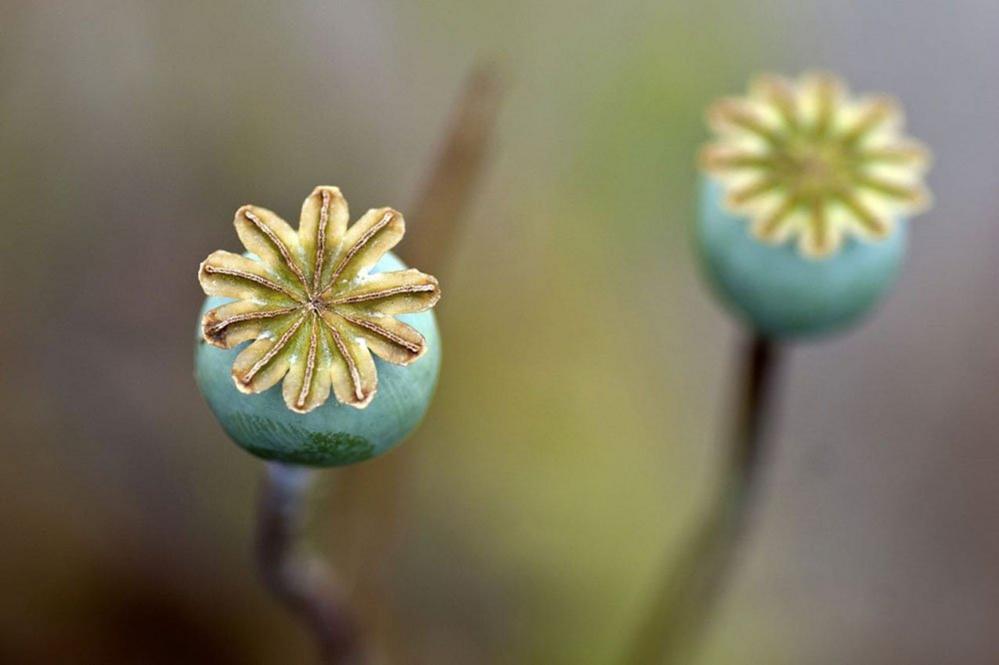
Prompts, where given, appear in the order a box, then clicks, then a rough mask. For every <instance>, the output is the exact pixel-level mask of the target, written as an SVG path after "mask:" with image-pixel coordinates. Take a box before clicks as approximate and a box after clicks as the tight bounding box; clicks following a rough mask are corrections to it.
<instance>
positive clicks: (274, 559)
mask: <svg viewBox="0 0 999 665" xmlns="http://www.w3.org/2000/svg"><path fill="white" fill-rule="evenodd" d="M314 478H315V472H314V471H312V470H310V469H306V468H303V467H297V466H291V465H288V464H281V463H278V462H268V463H267V464H266V469H265V475H264V480H263V485H262V487H261V492H260V501H259V505H258V511H257V539H256V558H257V566H258V568H259V571H260V575H261V577H262V579H263V582H264V584H265V586H266V587H267V589H268V590H269V591H270V592H271V593H272V594H273V595H274V596H275V597H276V598H277V599H278V600H280V601H281V602H282V603H283V604H284V605H285V607H287V608H288V610H289V611H290V612H291V613H292V614H294V615H295V616H296V618H298V619H299V620H300V621H301V623H302V624H303V625H304V626H305V627H307V628H308V629H309V631H310V632H311V633H312V636H313V638H314V639H315V642H316V644H317V646H318V647H319V654H320V658H321V662H322V663H323V664H324V665H361V664H362V663H364V662H365V658H364V656H363V653H362V650H361V641H360V639H359V634H358V630H357V625H356V623H355V620H354V618H353V616H352V615H351V612H350V610H349V608H348V606H347V602H346V599H345V594H344V592H343V590H342V589H341V588H340V586H339V585H338V584H337V583H336V581H335V578H334V576H333V574H332V571H331V570H330V568H329V566H328V565H327V564H325V563H324V562H323V561H322V559H320V558H319V556H317V555H316V554H315V553H313V552H310V551H309V550H308V549H306V545H305V543H304V539H303V532H304V529H305V526H306V522H307V514H308V505H307V504H308V495H309V489H310V488H311V486H312V484H313V481H314Z"/></svg>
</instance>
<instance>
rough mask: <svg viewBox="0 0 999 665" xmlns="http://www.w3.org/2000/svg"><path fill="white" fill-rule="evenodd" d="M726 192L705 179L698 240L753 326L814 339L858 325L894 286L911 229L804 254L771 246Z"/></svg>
mask: <svg viewBox="0 0 999 665" xmlns="http://www.w3.org/2000/svg"><path fill="white" fill-rule="evenodd" d="M723 198H724V192H723V188H722V186H721V185H720V184H719V183H718V182H717V181H716V180H715V179H714V178H712V177H711V176H702V183H701V193H700V201H699V206H698V215H697V222H696V242H697V246H698V250H699V254H700V257H701V259H702V264H703V266H704V271H705V273H706V275H707V277H708V280H709V281H710V283H711V285H712V287H713V288H714V290H715V291H716V292H717V293H718V295H719V296H720V297H721V298H722V300H723V301H724V302H725V304H726V305H727V306H728V307H729V308H730V309H731V310H732V311H733V312H735V313H736V314H737V315H738V316H739V317H740V318H741V319H743V320H744V321H745V322H746V323H748V324H749V325H750V326H751V327H752V328H754V329H755V330H756V331H758V332H759V333H761V334H763V335H767V336H771V337H776V338H793V337H804V336H814V335H820V334H823V333H829V332H833V331H836V330H840V329H842V328H844V327H846V326H849V325H850V324H852V323H854V322H856V321H857V320H858V319H860V318H861V317H862V316H863V315H864V314H866V313H867V312H868V311H870V310H871V308H872V307H874V305H876V304H877V303H878V301H880V300H881V298H882V297H883V296H884V294H885V293H886V292H887V290H888V289H889V287H890V286H891V285H892V284H893V283H894V281H895V278H896V277H897V275H898V272H899V269H900V267H901V264H902V258H903V256H904V255H905V248H906V240H907V234H908V228H907V227H908V224H907V222H906V221H905V220H898V223H897V224H895V225H894V229H893V231H892V233H891V235H889V236H888V237H887V238H885V239H883V240H879V241H877V242H864V241H860V240H857V239H855V238H848V239H846V240H845V241H844V244H843V246H842V248H841V249H840V250H839V251H838V252H837V253H836V254H835V255H833V256H830V257H826V258H821V259H816V258H810V257H806V256H804V255H802V254H801V252H800V251H799V249H798V247H797V246H796V245H795V243H794V242H792V241H789V242H786V243H784V244H780V245H772V244H768V243H765V242H763V241H761V240H759V239H757V238H755V237H753V236H752V234H751V233H750V223H749V220H748V219H745V218H742V217H739V216H737V215H733V214H732V213H731V212H729V211H728V210H726V208H725V206H724V204H723Z"/></svg>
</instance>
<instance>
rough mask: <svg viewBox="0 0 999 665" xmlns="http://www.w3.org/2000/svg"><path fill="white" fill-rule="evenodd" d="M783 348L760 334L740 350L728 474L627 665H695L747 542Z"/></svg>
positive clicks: (665, 582)
mask: <svg viewBox="0 0 999 665" xmlns="http://www.w3.org/2000/svg"><path fill="white" fill-rule="evenodd" d="M780 356H781V349H780V348H779V346H778V344H777V343H776V342H774V341H772V340H769V339H766V338H764V337H761V336H759V335H755V336H753V337H752V338H751V339H749V340H747V341H746V343H745V346H744V348H743V350H742V352H741V367H740V369H739V372H740V376H739V386H738V390H739V392H738V395H737V399H736V403H735V410H734V412H733V414H732V416H733V418H732V430H731V432H730V434H729V437H730V439H729V444H728V449H727V450H726V460H725V469H724V471H723V473H722V479H721V482H720V484H719V486H718V490H717V491H716V493H715V495H714V498H713V499H712V502H711V504H710V506H709V509H708V514H707V517H706V518H705V520H704V521H703V522H701V523H700V524H699V525H698V526H697V527H696V529H695V530H694V532H693V533H692V534H691V536H690V539H689V541H687V543H686V544H685V546H684V549H683V550H682V551H681V552H680V555H679V557H678V558H677V559H675V560H673V561H671V562H669V564H668V565H667V567H666V569H665V571H664V573H663V576H662V578H661V582H660V583H659V584H658V585H657V595H656V597H655V599H654V601H653V604H652V606H651V608H650V610H649V613H648V615H647V618H646V619H645V621H644V623H643V625H642V626H641V628H640V633H639V635H638V636H637V639H636V640H635V642H634V643H633V645H632V647H631V650H630V652H628V653H627V654H626V659H625V661H624V662H625V663H626V664H627V665H678V664H679V663H689V662H690V653H691V649H692V648H693V647H694V646H695V645H696V643H697V641H698V639H699V638H700V637H701V636H702V635H703V633H704V631H705V629H706V628H707V626H708V624H709V623H710V619H711V616H712V611H713V610H714V608H715V606H716V604H717V601H718V600H719V598H720V597H721V596H722V594H723V592H724V591H725V588H726V586H727V584H728V581H729V580H730V578H731V574H732V571H733V568H734V564H735V563H736V560H737V558H738V554H739V552H740V550H741V548H742V547H743V546H744V544H745V542H746V536H747V531H748V527H749V525H750V522H751V518H752V513H753V508H754V504H755V501H756V499H757V497H758V494H759V489H760V487H759V486H760V482H761V478H760V476H761V473H760V472H761V471H762V467H763V466H764V464H763V462H764V460H765V453H766V443H767V429H768V427H769V425H770V424H771V420H772V417H773V407H774V401H775V392H776V383H777V374H778V370H779V365H780Z"/></svg>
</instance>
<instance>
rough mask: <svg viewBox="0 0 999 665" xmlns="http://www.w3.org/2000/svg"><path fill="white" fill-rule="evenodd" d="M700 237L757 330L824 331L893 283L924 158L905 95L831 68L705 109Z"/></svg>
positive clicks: (769, 83) (713, 268)
mask: <svg viewBox="0 0 999 665" xmlns="http://www.w3.org/2000/svg"><path fill="white" fill-rule="evenodd" d="M708 119H709V124H710V126H711V128H712V129H713V130H714V132H715V133H716V138H715V140H714V141H713V142H712V143H710V144H709V145H708V146H707V147H705V149H704V150H703V151H702V153H701V167H702V171H703V173H702V177H701V192H700V200H699V204H698V218H697V229H696V240H697V245H698V249H699V252H700V255H701V258H702V263H703V265H704V268H705V272H706V274H707V276H708V278H709V281H710V282H711V284H712V286H713V287H714V289H715V291H716V292H717V293H718V294H719V295H720V296H721V298H722V300H723V301H724V302H725V304H726V305H727V306H729V307H730V308H731V309H732V310H733V311H734V312H735V313H736V314H737V315H738V316H739V317H740V318H742V319H743V320H745V321H746V322H747V323H749V324H750V325H751V326H752V327H753V328H754V329H755V330H756V331H757V332H759V333H761V334H763V335H766V336H769V337H775V338H782V337H783V338H789V337H802V336H810V335H819V334H822V333H827V332H832V331H835V330H837V329H842V328H844V327H847V326H849V325H850V324H852V323H854V322H855V321H857V320H858V319H860V318H861V317H862V316H863V315H864V314H865V313H866V312H868V311H869V310H870V309H871V308H872V307H873V306H874V305H875V304H876V303H878V302H879V301H880V300H881V298H882V297H883V296H884V294H885V293H886V292H887V291H888V289H889V287H890V286H891V285H892V284H893V282H894V280H895V278H896V276H897V275H898V272H899V269H900V267H901V264H902V259H903V257H904V255H905V248H906V240H907V235H908V229H907V224H908V220H909V218H910V217H911V216H912V215H914V214H916V213H918V212H920V211H922V210H924V209H925V208H926V207H927V205H928V202H929V193H928V192H927V190H926V189H925V187H924V186H923V184H922V177H923V174H924V173H925V171H926V169H927V166H928V163H929V156H928V151H927V150H926V149H925V148H924V147H923V146H922V145H921V144H919V143H916V142H914V141H912V140H910V139H906V138H903V137H902V136H901V127H902V120H901V114H900V112H899V110H898V108H897V106H896V105H895V104H894V103H893V102H892V101H890V100H887V99H884V98H870V99H860V100H851V99H849V98H848V97H847V94H846V90H845V87H844V86H843V84H842V83H840V82H839V81H838V80H837V79H836V78H834V77H832V76H829V75H822V74H817V75H808V76H805V77H802V79H800V80H799V81H798V82H797V83H791V82H788V81H786V80H784V79H780V78H777V77H760V78H759V79H757V80H756V81H755V82H754V83H753V85H752V86H751V87H750V92H749V95H748V96H747V97H744V98H739V99H725V100H722V101H720V102H718V103H716V104H715V105H713V106H712V107H711V109H710V111H709V113H708Z"/></svg>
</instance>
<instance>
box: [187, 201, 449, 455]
mask: <svg viewBox="0 0 999 665" xmlns="http://www.w3.org/2000/svg"><path fill="white" fill-rule="evenodd" d="M347 222H348V210H347V203H346V201H345V200H344V198H343V196H342V195H341V194H340V191H339V190H338V189H337V188H335V187H317V188H316V189H315V191H313V193H312V194H310V195H309V197H308V198H307V199H306V200H305V203H304V204H303V206H302V214H301V221H300V223H299V228H298V231H295V230H293V229H292V228H291V227H290V226H289V225H288V224H287V223H286V222H284V221H283V220H282V219H281V218H279V217H278V216H277V215H275V214H274V213H273V212H271V211H269V210H265V209H263V208H257V207H254V206H244V207H242V208H240V209H239V210H238V211H237V212H236V219H235V225H236V230H237V233H238V234H239V237H240V240H241V241H242V243H243V245H244V246H245V248H246V250H247V253H246V254H243V255H241V254H233V253H230V252H224V251H218V252H214V253H213V254H211V255H210V256H209V257H208V259H206V260H205V261H204V262H203V263H202V264H201V269H200V271H199V280H200V282H201V285H202V287H203V288H204V290H205V292H206V293H207V294H208V295H209V297H208V298H207V299H206V301H205V304H204V306H203V307H202V312H201V323H200V326H199V332H198V338H199V339H198V343H197V346H196V350H195V376H196V379H197V383H198V387H199V388H200V390H201V392H202V394H203V395H204V396H205V399H206V400H207V401H208V404H209V406H210V407H211V409H212V412H213V413H214V414H215V416H216V417H217V418H218V420H219V422H220V423H221V425H222V427H223V429H225V431H226V432H227V433H228V434H229V436H230V437H231V438H232V439H233V440H234V441H235V442H236V443H237V444H239V445H240V446H242V447H243V448H245V449H246V450H248V451H249V452H251V453H253V454H254V455H257V456H259V457H262V458H264V459H268V460H275V461H280V462H284V463H288V464H299V465H308V466H341V465H346V464H352V463H355V462H360V461H363V460H366V459H370V458H372V457H375V456H377V455H380V454H382V453H384V452H386V451H388V450H390V449H391V448H392V447H394V446H395V445H396V444H398V443H399V442H400V441H402V439H404V438H405V437H406V436H407V435H408V434H409V433H410V432H411V431H412V430H413V429H414V428H415V427H416V426H417V424H419V422H420V420H421V419H422V418H423V416H424V414H425V413H426V411H427V408H428V407H429V404H430V399H431V397H432V395H433V392H434V388H435V386H436V383H437V376H438V371H439V368H440V361H441V351H440V336H439V333H438V329H437V323H436V320H435V318H434V314H433V312H432V311H430V308H431V307H433V305H434V304H435V303H436V302H437V300H438V299H439V298H440V289H439V287H438V284H437V280H436V279H434V278H433V277H431V276H430V275H426V274H423V273H421V272H419V271H417V270H413V269H407V268H406V266H405V265H404V264H403V263H402V262H401V261H400V260H399V259H398V258H397V257H396V256H395V255H393V254H392V253H390V252H389V250H390V249H391V248H392V247H394V246H395V245H396V244H397V243H398V242H399V240H400V239H401V238H402V236H403V233H404V231H405V225H404V221H403V217H402V215H401V214H400V213H398V212H397V211H395V210H392V209H391V208H381V209H375V210H370V211H368V212H367V213H366V214H365V215H364V216H362V217H361V218H360V219H359V220H358V221H357V222H356V223H354V224H353V225H352V226H350V227H348V225H347ZM374 356H377V357H374ZM331 393H332V395H331Z"/></svg>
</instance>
